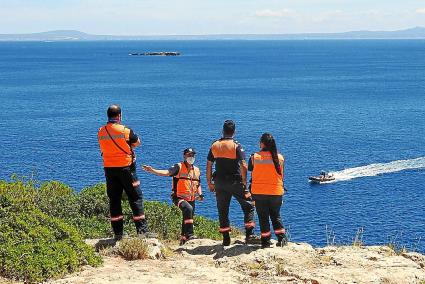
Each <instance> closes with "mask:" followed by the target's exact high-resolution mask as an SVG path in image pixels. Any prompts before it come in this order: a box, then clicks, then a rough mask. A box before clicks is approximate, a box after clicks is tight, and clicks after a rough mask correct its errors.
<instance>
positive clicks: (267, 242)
mask: <svg viewBox="0 0 425 284" xmlns="http://www.w3.org/2000/svg"><path fill="white" fill-rule="evenodd" d="M271 246H272V243H271V242H270V239H261V248H269V247H271Z"/></svg>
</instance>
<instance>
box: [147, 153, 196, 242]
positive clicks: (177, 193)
mask: <svg viewBox="0 0 425 284" xmlns="http://www.w3.org/2000/svg"><path fill="white" fill-rule="evenodd" d="M195 154H196V152H195V150H194V149H193V148H187V149H185V150H184V151H183V161H181V162H180V163H177V164H175V165H174V166H172V167H171V168H169V169H168V170H158V169H154V168H153V167H151V166H148V165H143V166H142V168H143V169H144V170H145V171H147V172H149V173H153V174H155V175H158V176H164V177H172V178H173V185H172V194H171V199H172V201H173V203H174V205H176V206H177V207H178V208H179V209H180V210H181V211H182V215H183V220H182V229H181V236H180V245H184V244H185V243H186V242H187V241H188V240H192V239H196V236H195V235H194V234H193V217H194V214H195V200H199V201H202V200H204V195H203V194H202V188H201V179H200V177H201V172H200V171H199V168H198V167H197V166H195V165H194V163H195Z"/></svg>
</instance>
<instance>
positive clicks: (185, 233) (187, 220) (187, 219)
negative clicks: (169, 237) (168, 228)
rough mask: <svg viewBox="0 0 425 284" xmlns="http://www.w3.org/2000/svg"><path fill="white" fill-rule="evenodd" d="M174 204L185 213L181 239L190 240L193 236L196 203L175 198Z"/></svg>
mask: <svg viewBox="0 0 425 284" xmlns="http://www.w3.org/2000/svg"><path fill="white" fill-rule="evenodd" d="M173 202H174V204H175V205H176V206H177V207H178V208H180V210H181V211H182V213H183V220H182V231H181V238H182V239H188V238H190V237H191V236H193V216H194V215H195V201H187V200H184V199H180V198H178V197H175V198H173Z"/></svg>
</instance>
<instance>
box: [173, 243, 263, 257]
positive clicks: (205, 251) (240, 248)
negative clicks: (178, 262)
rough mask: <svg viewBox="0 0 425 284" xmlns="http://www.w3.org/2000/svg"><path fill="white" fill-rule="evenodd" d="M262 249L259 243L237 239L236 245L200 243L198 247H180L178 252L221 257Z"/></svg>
mask: <svg viewBox="0 0 425 284" xmlns="http://www.w3.org/2000/svg"><path fill="white" fill-rule="evenodd" d="M258 249H261V246H259V245H246V244H245V243H243V242H238V241H236V242H235V244H234V245H231V246H229V247H223V245H221V244H214V245H200V246H197V247H194V248H193V247H180V248H178V249H177V250H176V251H177V252H183V251H184V252H186V253H188V254H191V255H214V257H213V259H220V258H223V257H232V256H239V255H243V254H250V253H251V252H253V251H256V250H258Z"/></svg>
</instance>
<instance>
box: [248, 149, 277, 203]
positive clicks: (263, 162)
mask: <svg viewBox="0 0 425 284" xmlns="http://www.w3.org/2000/svg"><path fill="white" fill-rule="evenodd" d="M278 157H279V164H280V168H281V173H282V175H279V174H277V172H276V168H275V166H274V163H273V158H272V156H271V153H270V152H268V151H261V152H257V153H255V154H254V155H253V156H252V163H253V165H254V169H253V171H252V183H251V193H252V194H263V195H283V161H284V158H283V156H282V155H280V154H278Z"/></svg>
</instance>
